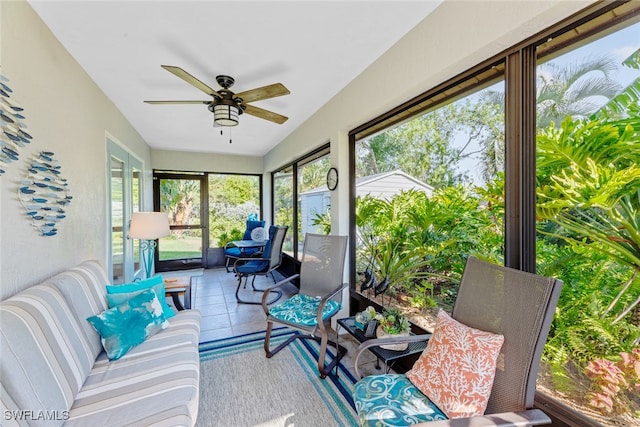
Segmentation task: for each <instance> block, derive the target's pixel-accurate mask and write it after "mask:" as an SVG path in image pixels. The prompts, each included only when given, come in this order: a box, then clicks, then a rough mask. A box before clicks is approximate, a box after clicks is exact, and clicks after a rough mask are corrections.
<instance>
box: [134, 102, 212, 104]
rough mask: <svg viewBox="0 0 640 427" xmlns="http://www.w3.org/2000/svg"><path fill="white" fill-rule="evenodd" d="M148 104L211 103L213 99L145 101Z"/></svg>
mask: <svg viewBox="0 0 640 427" xmlns="http://www.w3.org/2000/svg"><path fill="white" fill-rule="evenodd" d="M144 102H145V103H147V104H211V101H144Z"/></svg>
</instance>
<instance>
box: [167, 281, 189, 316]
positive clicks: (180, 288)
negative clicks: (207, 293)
mask: <svg viewBox="0 0 640 427" xmlns="http://www.w3.org/2000/svg"><path fill="white" fill-rule="evenodd" d="M163 281H164V291H165V294H166V295H167V296H169V295H170V296H171V299H173V304H175V306H176V308H177V309H178V310H179V311H182V310H184V309H185V308H188V309H190V308H191V276H181V277H167V278H166V279H163ZM180 295H183V298H184V305H183V304H182V302H181V301H180Z"/></svg>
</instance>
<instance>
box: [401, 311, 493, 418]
mask: <svg viewBox="0 0 640 427" xmlns="http://www.w3.org/2000/svg"><path fill="white" fill-rule="evenodd" d="M503 341H504V337H503V336H502V335H496V334H492V333H490V332H484V331H480V330H478V329H474V328H470V327H468V326H466V325H463V324H462V323H460V322H458V321H456V320H455V319H453V318H451V317H450V316H449V315H448V314H447V313H445V312H444V311H442V310H440V311H439V312H438V318H437V320H436V326H435V329H434V331H433V336H432V337H431V339H430V340H429V344H427V348H426V349H425V350H424V351H423V352H422V354H421V355H420V358H419V359H418V360H417V361H416V363H415V364H414V365H413V368H412V369H411V370H410V371H409V372H407V374H406V375H407V378H409V380H410V381H411V382H412V383H413V384H414V385H415V386H416V387H417V388H418V389H419V390H420V391H421V392H422V393H424V394H425V395H426V396H427V397H428V398H429V399H431V401H432V402H433V403H435V404H436V405H437V406H438V407H439V408H440V409H441V410H442V411H443V412H444V413H445V414H446V415H447V416H448V417H449V418H466V417H473V416H476V415H483V414H484V411H485V410H486V409H487V402H488V401H489V395H490V394H491V387H492V386H493V378H494V377H495V373H496V361H497V360H498V355H499V354H500V348H501V347H502V343H503Z"/></svg>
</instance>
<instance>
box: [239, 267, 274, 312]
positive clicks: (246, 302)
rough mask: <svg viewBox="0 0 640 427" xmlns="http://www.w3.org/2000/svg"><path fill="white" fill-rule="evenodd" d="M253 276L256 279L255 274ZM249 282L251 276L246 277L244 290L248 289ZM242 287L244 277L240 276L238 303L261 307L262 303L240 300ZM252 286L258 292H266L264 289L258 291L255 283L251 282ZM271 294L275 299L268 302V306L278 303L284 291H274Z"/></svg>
mask: <svg viewBox="0 0 640 427" xmlns="http://www.w3.org/2000/svg"><path fill="white" fill-rule="evenodd" d="M252 276H253V280H255V279H256V276H255V274H253V275H252ZM248 281H249V276H248V275H247V276H245V280H244V288H243V289H246V287H247V282H248ZM241 285H242V275H241V274H240V275H238V287H237V288H236V301H238V302H239V303H241V304H253V305H261V304H262V301H250V300H245V299H242V298H240V295H239V292H240V286H241ZM251 286H252V287H253V290H254V291H256V292H264V290H262V289H256V287H255V286H253V281H252V282H251ZM271 293H272V294H273V298H271V299H270V300H269V301H267V304H268V305H270V304H273V303H274V302H276V301H278V300H279V299H280V297H281V296H282V291H280V290H279V289H276V290H274V291H271Z"/></svg>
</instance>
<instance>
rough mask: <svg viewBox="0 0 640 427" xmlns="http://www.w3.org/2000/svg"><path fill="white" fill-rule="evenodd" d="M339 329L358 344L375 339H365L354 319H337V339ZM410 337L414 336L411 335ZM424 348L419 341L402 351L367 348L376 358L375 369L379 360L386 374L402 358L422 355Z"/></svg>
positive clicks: (378, 366)
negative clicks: (383, 365) (347, 333)
mask: <svg viewBox="0 0 640 427" xmlns="http://www.w3.org/2000/svg"><path fill="white" fill-rule="evenodd" d="M340 327H343V328H344V329H345V330H346V331H347V332H349V334H350V335H351V336H352V337H354V338H355V339H356V340H358V342H359V343H363V342H365V341H367V340H369V339H372V338H375V337H371V338H367V337H365V336H364V331H363V330H362V329H360V328H358V327H357V326H356V319H355V317H346V318H343V319H338V326H337V327H336V329H337V332H338V338H339V337H340V333H339V332H340ZM411 335H415V334H413V333H411ZM425 348H427V343H426V341H420V342H412V343H409V347H407V349H406V350H402V351H395V350H386V349H384V348H380V347H379V346H374V347H369V348H368V350H369V351H370V352H371V353H373V354H374V355H375V356H376V357H377V358H378V360H377V362H378V364H377V365H376V369H380V360H382V361H383V362H384V364H385V366H386V368H387V369H386V373H389V370H391V367H392V366H393V364H394V363H395V362H397V361H398V360H400V359H402V358H403V357H407V356H411V355H412V354H416V353H422V352H423V351H424V349H425Z"/></svg>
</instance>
